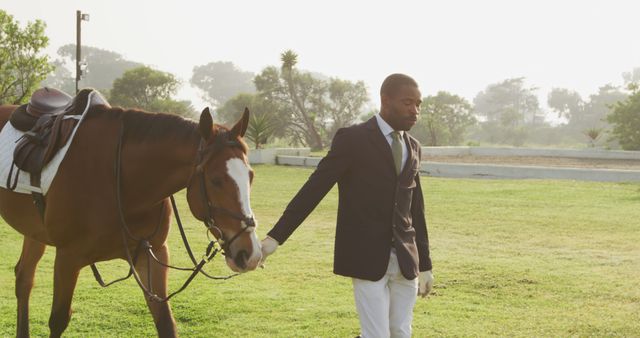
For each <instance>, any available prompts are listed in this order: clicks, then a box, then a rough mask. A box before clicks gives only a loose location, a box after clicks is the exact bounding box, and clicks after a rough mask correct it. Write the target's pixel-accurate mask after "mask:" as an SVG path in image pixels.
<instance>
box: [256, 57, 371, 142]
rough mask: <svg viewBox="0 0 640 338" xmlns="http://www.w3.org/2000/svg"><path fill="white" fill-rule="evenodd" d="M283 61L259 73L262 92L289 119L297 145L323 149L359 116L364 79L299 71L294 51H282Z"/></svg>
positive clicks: (291, 137)
mask: <svg viewBox="0 0 640 338" xmlns="http://www.w3.org/2000/svg"><path fill="white" fill-rule="evenodd" d="M280 60H281V62H282V63H281V67H280V69H278V68H276V67H273V66H272V67H267V68H265V69H264V70H263V71H262V72H261V73H260V74H258V75H256V77H255V79H254V83H255V85H256V88H257V89H258V95H260V96H261V97H262V99H264V100H265V101H268V102H271V103H272V104H273V105H274V107H276V108H277V109H278V110H277V112H276V113H277V114H278V115H279V116H280V118H282V119H284V120H286V121H288V122H287V125H286V134H287V136H288V137H289V138H290V140H291V142H292V143H293V144H303V145H307V146H309V147H311V148H312V149H313V150H320V149H322V148H323V146H324V145H325V144H327V143H328V140H329V139H330V138H331V136H332V135H333V134H332V133H334V132H335V131H336V130H337V129H338V128H341V127H344V126H346V125H349V124H351V123H353V122H354V121H355V120H356V119H357V116H358V115H359V113H360V112H361V110H362V108H363V106H364V103H365V102H366V97H367V95H366V88H365V86H364V84H363V83H362V82H358V83H355V84H354V83H351V82H349V81H342V80H338V79H329V80H328V81H327V80H324V79H322V78H320V77H319V76H317V75H313V74H311V73H309V72H301V71H299V70H298V69H297V68H296V67H295V66H296V64H297V62H298V55H297V54H296V53H294V52H293V51H291V50H287V51H285V52H284V53H282V54H281V58H280ZM349 100H353V101H352V102H347V101H349Z"/></svg>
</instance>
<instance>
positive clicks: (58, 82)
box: [45, 44, 143, 93]
mask: <svg viewBox="0 0 640 338" xmlns="http://www.w3.org/2000/svg"><path fill="white" fill-rule="evenodd" d="M58 55H60V58H59V59H57V60H56V61H55V64H56V69H57V70H58V69H60V71H56V72H55V73H53V74H51V75H50V76H49V77H48V78H47V80H46V82H45V83H46V84H47V85H50V86H53V87H56V88H60V89H62V88H71V90H70V91H67V92H68V93H72V92H73V91H75V75H72V73H71V71H69V69H68V68H67V67H66V65H75V57H76V45H75V44H68V45H64V46H62V47H60V48H59V49H58ZM82 56H83V59H84V60H86V62H87V71H86V72H85V74H84V76H83V78H82V81H81V82H80V85H81V87H91V88H96V89H98V90H100V91H103V92H105V93H106V92H108V91H109V90H110V89H111V87H112V86H113V82H114V81H115V79H117V78H119V77H121V76H122V75H123V74H124V72H126V71H127V70H130V69H133V68H137V67H141V66H143V64H141V63H138V62H134V61H129V60H126V59H125V58H124V57H123V56H122V55H120V54H118V53H116V52H112V51H109V50H105V49H100V48H96V47H91V46H82ZM70 68H72V69H75V66H73V67H70ZM67 90H68V89H67Z"/></svg>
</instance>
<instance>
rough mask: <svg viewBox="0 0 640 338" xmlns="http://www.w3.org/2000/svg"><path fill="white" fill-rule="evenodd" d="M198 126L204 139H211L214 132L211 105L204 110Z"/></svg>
mask: <svg viewBox="0 0 640 338" xmlns="http://www.w3.org/2000/svg"><path fill="white" fill-rule="evenodd" d="M198 128H199V129H200V136H202V138H203V139H205V140H209V139H210V138H211V135H212V134H213V118H212V117H211V112H209V107H206V108H204V110H202V114H200V123H199V124H198Z"/></svg>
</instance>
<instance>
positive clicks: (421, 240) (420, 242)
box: [411, 151, 433, 271]
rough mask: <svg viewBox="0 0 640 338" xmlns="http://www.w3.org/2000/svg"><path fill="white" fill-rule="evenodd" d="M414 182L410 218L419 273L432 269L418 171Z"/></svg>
mask: <svg viewBox="0 0 640 338" xmlns="http://www.w3.org/2000/svg"><path fill="white" fill-rule="evenodd" d="M418 154H420V156H421V154H422V153H421V152H420V151H418ZM419 158H421V157H419ZM418 166H420V162H418ZM415 181H416V188H415V191H414V192H413V199H412V201H411V216H412V218H413V228H414V229H415V230H416V246H417V247H418V257H419V259H420V263H419V268H420V271H428V270H431V269H432V268H433V267H432V265H431V257H430V255H429V234H428V232H427V221H426V219H425V214H424V197H423V196H422V187H421V185H420V171H419V170H418V173H417V174H416V177H415Z"/></svg>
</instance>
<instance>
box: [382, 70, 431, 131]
mask: <svg viewBox="0 0 640 338" xmlns="http://www.w3.org/2000/svg"><path fill="white" fill-rule="evenodd" d="M380 101H381V102H380V103H381V108H380V116H382V118H383V119H384V120H385V121H386V122H387V123H389V125H390V126H391V127H392V128H393V129H394V130H409V129H411V127H413V126H414V125H415V124H416V122H417V121H418V116H419V115H420V104H421V103H422V94H421V93H420V90H419V89H418V83H416V81H415V80H414V79H412V78H411V77H410V76H407V75H404V74H391V75H389V76H387V78H386V79H384V82H382V86H381V87H380Z"/></svg>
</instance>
